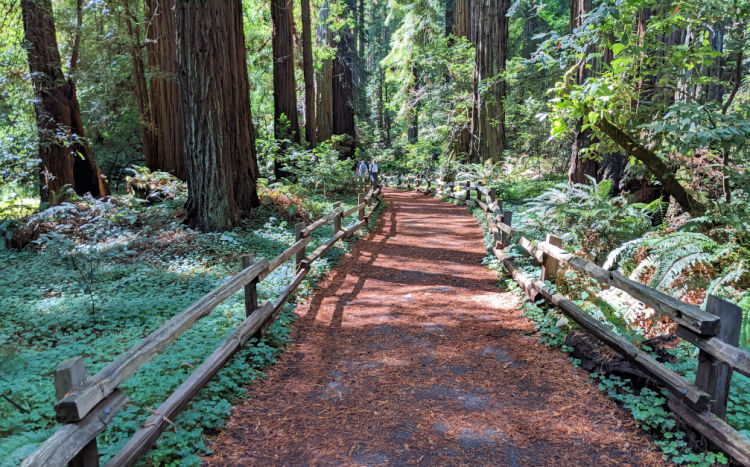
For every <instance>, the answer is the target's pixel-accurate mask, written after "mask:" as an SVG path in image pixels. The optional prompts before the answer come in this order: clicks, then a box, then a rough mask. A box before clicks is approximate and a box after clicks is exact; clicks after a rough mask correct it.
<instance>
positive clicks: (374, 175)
mask: <svg viewBox="0 0 750 467" xmlns="http://www.w3.org/2000/svg"><path fill="white" fill-rule="evenodd" d="M370 180H371V181H372V184H373V185H376V184H377V183H378V163H377V161H372V163H370Z"/></svg>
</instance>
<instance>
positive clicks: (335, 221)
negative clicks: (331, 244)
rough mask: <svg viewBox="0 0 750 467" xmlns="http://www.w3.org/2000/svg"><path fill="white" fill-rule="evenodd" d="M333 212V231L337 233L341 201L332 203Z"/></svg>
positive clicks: (339, 223)
mask: <svg viewBox="0 0 750 467" xmlns="http://www.w3.org/2000/svg"><path fill="white" fill-rule="evenodd" d="M333 211H334V212H336V211H338V212H337V213H336V215H335V216H333V231H334V232H338V231H339V230H341V214H342V213H343V211H342V210H341V201H336V202H335V203H333Z"/></svg>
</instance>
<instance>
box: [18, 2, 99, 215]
mask: <svg viewBox="0 0 750 467" xmlns="http://www.w3.org/2000/svg"><path fill="white" fill-rule="evenodd" d="M21 14H22V16H23V26H24V34H25V39H26V43H27V44H28V46H27V49H26V53H27V56H28V60H29V71H30V73H31V83H32V85H33V87H34V97H35V101H34V111H35V113H36V121H37V128H38V133H39V157H40V159H41V163H40V173H39V195H40V198H41V201H42V202H43V203H45V202H46V203H54V202H55V201H57V200H56V196H55V195H56V194H59V193H60V192H61V191H62V190H63V189H64V188H65V187H66V186H69V187H71V188H73V189H74V190H75V192H76V193H78V194H79V195H84V194H86V193H90V194H91V195H92V196H94V197H96V198H100V197H103V196H106V195H108V194H109V186H108V185H107V183H106V180H105V178H104V176H103V175H102V173H101V171H100V170H99V168H98V167H97V165H96V163H95V162H94V156H93V154H92V153H91V150H90V149H89V146H88V143H87V142H86V140H85V135H84V131H83V121H82V120H81V110H80V107H79V106H78V98H77V97H76V89H75V85H74V84H73V80H72V79H65V76H63V72H62V66H61V61H60V52H59V50H58V48H57V38H56V32H55V22H54V18H53V16H52V2H51V0H22V1H21Z"/></svg>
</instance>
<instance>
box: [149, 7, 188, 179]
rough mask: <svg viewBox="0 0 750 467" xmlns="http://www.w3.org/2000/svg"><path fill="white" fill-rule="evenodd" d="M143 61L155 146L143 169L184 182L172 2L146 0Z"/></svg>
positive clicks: (180, 110) (184, 167)
mask: <svg viewBox="0 0 750 467" xmlns="http://www.w3.org/2000/svg"><path fill="white" fill-rule="evenodd" d="M144 3H145V5H144V9H145V12H146V20H147V23H146V24H147V26H146V59H147V63H148V70H147V75H148V77H149V85H150V100H149V105H150V117H151V121H150V125H151V132H152V134H153V141H154V147H153V149H152V150H151V151H146V166H147V167H148V168H149V169H151V170H161V171H163V172H169V173H171V174H173V175H174V176H176V177H177V178H179V179H180V180H187V164H186V162H185V153H184V150H183V144H182V143H183V140H184V130H183V127H182V118H181V115H182V106H181V103H180V87H179V83H178V78H177V70H178V63H177V32H176V30H175V0H145V2H144Z"/></svg>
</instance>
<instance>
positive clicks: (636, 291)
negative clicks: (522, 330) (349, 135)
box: [383, 175, 750, 465]
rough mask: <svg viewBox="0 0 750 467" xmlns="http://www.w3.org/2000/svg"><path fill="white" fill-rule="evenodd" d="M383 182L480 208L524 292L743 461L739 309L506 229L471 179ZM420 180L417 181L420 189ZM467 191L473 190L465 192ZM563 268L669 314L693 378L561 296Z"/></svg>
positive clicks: (747, 363)
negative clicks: (737, 391)
mask: <svg viewBox="0 0 750 467" xmlns="http://www.w3.org/2000/svg"><path fill="white" fill-rule="evenodd" d="M383 179H384V180H385V183H386V184H387V185H391V186H396V187H404V188H406V189H411V188H412V187H414V188H415V189H416V190H418V191H420V192H422V193H424V194H425V195H429V194H437V195H443V196H447V197H449V198H453V199H457V200H461V201H464V202H465V203H466V204H467V205H476V206H478V207H479V208H481V209H482V210H483V211H484V212H485V214H486V218H487V224H488V226H489V230H490V233H491V234H492V236H493V240H494V246H493V248H492V252H493V254H494V255H495V257H496V258H497V259H498V260H499V261H500V262H501V263H502V264H503V266H504V267H505V269H506V270H507V271H508V273H509V274H510V275H511V277H512V278H513V279H514V280H515V281H516V282H517V283H518V284H519V286H520V287H521V288H522V289H523V290H524V292H525V293H526V295H527V296H528V297H529V298H530V299H532V300H537V299H540V298H544V299H545V300H547V301H549V302H550V303H552V304H553V305H555V306H556V307H558V308H559V309H561V310H562V311H563V313H565V315H567V316H568V317H569V318H571V319H572V320H573V321H575V322H576V323H578V324H579V325H580V326H581V327H582V328H584V329H585V330H586V331H588V332H589V333H590V334H592V335H594V336H595V337H597V338H598V339H599V340H600V341H602V342H603V343H604V344H606V345H607V346H609V347H610V348H612V349H613V350H615V351H616V352H617V353H619V354H620V355H622V356H623V357H624V358H625V359H626V360H628V361H630V362H631V363H633V364H634V365H635V366H636V367H638V368H639V369H640V370H642V371H643V372H644V373H646V374H647V375H649V376H650V377H651V378H652V379H653V380H654V381H656V382H657V383H658V384H659V385H661V386H662V387H664V388H666V389H667V390H668V391H669V398H668V405H669V407H670V408H671V409H672V411H673V412H674V413H675V414H676V415H677V416H679V417H680V418H681V419H682V420H683V422H685V423H686V424H687V425H688V426H690V427H692V428H693V429H694V430H695V431H697V432H698V433H700V434H701V435H703V436H704V437H705V438H706V439H708V440H709V441H711V442H712V443H713V444H715V445H716V446H718V447H719V448H720V449H722V450H723V451H724V452H726V453H727V454H729V455H730V456H731V457H733V458H734V459H735V460H736V461H738V462H740V463H741V464H743V465H750V440H748V439H747V438H746V437H745V436H743V435H742V434H741V433H739V432H738V431H737V430H735V429H734V428H732V427H731V426H729V425H728V424H727V423H726V422H725V421H724V420H723V418H724V417H725V414H726V407H727V400H728V397H729V389H730V382H731V378H732V373H733V372H734V371H737V372H739V373H741V374H743V375H745V376H750V352H747V351H746V350H744V349H741V348H739V347H738V345H739V331H740V326H741V322H742V311H741V309H740V308H739V307H738V306H736V305H734V304H732V303H730V302H727V301H725V300H722V299H719V298H717V297H715V296H713V295H709V296H708V298H707V303H706V310H705V311H704V310H702V309H701V308H700V307H697V306H695V305H690V304H687V303H684V302H682V301H680V300H677V299H675V298H673V297H671V296H669V295H666V294H664V293H662V292H660V291H658V290H655V289H652V288H650V287H648V286H646V285H643V284H641V283H640V282H636V281H633V280H631V279H629V278H627V277H625V276H623V275H622V274H620V273H619V272H616V271H608V270H606V269H604V268H602V267H600V266H598V265H596V264H594V263H592V262H591V261H587V260H585V259H583V258H579V257H578V256H576V255H574V254H572V253H570V252H568V251H566V250H564V249H563V248H562V241H561V239H560V238H558V237H555V236H554V235H547V238H546V239H545V241H543V242H539V243H536V242H534V241H532V240H530V239H528V238H526V237H524V236H523V235H522V234H521V233H520V232H518V231H517V230H516V229H514V228H513V227H512V226H511V224H512V214H511V212H510V211H504V210H503V208H502V206H503V202H502V200H499V199H496V197H495V192H494V190H493V189H491V188H487V187H485V186H482V185H481V184H477V183H474V182H471V181H462V182H455V181H442V180H435V179H432V178H430V177H417V176H413V175H386V176H384V177H383ZM423 187H424V188H423ZM472 192H475V193H476V196H475V197H474V198H473V199H472V196H471V195H472ZM513 239H515V241H516V242H517V244H518V245H519V246H521V248H522V249H523V250H524V252H525V253H527V254H528V255H529V256H530V257H532V258H534V259H535V260H536V262H537V263H539V264H540V265H541V266H542V274H541V278H540V279H533V278H530V277H528V276H527V275H526V274H524V273H523V271H521V270H520V269H518V268H516V267H515V266H514V265H513V263H512V262H511V260H510V257H509V256H508V255H507V253H506V252H505V249H506V248H508V247H509V246H511V240H513ZM560 266H563V267H568V268H571V269H574V270H576V271H578V272H579V273H581V274H583V275H585V276H588V277H591V278H593V279H595V280H597V281H599V282H601V283H603V284H606V285H608V286H610V287H614V288H616V289H619V290H622V291H624V292H626V293H628V294H629V295H630V296H631V297H633V298H635V299H637V300H640V301H641V302H642V303H644V304H645V305H648V306H650V307H651V308H653V309H654V311H655V312H657V313H660V314H662V315H665V316H669V317H670V318H671V319H672V320H673V321H674V322H675V323H677V331H676V332H675V334H676V335H677V336H678V337H680V338H682V339H684V340H686V341H688V342H690V343H692V344H694V345H695V346H696V347H698V349H700V350H699V355H698V368H697V370H696V378H695V382H690V381H687V380H686V379H685V378H683V377H682V376H680V375H679V374H677V373H675V372H674V371H672V370H670V369H669V368H667V367H666V366H664V365H663V364H662V363H660V362H659V361H657V360H656V359H654V358H653V357H652V356H651V355H650V354H648V353H647V352H645V351H643V350H641V349H640V348H638V347H637V346H636V345H635V344H633V343H632V342H630V341H629V340H628V339H626V338H625V337H623V336H621V335H619V334H617V333H616V332H614V331H612V330H611V329H610V328H609V327H607V326H606V325H604V324H603V323H602V322H600V321H599V320H598V319H596V318H594V317H592V316H591V315H589V314H588V313H586V311H584V310H583V309H582V308H581V307H579V306H578V305H576V304H575V303H573V302H572V301H571V300H570V299H569V298H568V297H565V296H563V295H561V294H558V293H555V292H553V291H552V290H550V288H549V287H548V286H547V284H546V283H545V281H553V282H554V281H555V279H556V277H557V272H558V270H559V267H560Z"/></svg>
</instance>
